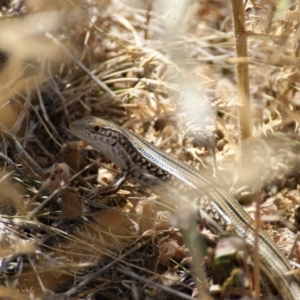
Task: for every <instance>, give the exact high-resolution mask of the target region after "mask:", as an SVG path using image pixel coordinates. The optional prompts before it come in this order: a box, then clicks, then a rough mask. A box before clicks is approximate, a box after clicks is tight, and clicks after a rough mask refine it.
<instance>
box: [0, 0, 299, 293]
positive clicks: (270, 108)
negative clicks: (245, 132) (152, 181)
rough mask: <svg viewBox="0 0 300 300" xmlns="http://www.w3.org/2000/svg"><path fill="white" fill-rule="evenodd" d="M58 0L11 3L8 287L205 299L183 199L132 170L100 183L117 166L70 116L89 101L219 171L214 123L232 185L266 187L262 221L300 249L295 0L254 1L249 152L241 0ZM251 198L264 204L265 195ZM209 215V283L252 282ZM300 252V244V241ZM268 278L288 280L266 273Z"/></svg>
mask: <svg viewBox="0 0 300 300" xmlns="http://www.w3.org/2000/svg"><path fill="white" fill-rule="evenodd" d="M48 2H49V1H42V0H40V1H36V0H31V1H26V3H25V2H23V1H21V0H20V1H11V2H10V1H7V3H5V4H3V6H2V13H1V20H0V28H1V30H0V41H1V43H0V50H1V52H0V54H1V55H0V95H1V97H0V122H1V126H0V127H1V129H0V131H1V136H0V139H1V152H0V163H1V175H0V214H1V218H0V226H1V235H0V243H1V247H0V249H1V250H0V251H1V258H2V264H1V280H2V287H1V288H0V297H1V298H3V299H4V298H5V297H7V299H20V298H22V299H59V297H61V298H63V297H66V298H67V297H74V299H75V298H76V299H77V298H82V299H88V298H95V299H146V298H147V299H152V298H156V299H191V298H192V296H193V295H197V290H196V286H197V287H199V286H200V287H201V284H199V282H195V280H194V278H193V276H192V275H191V274H192V272H193V271H192V266H193V262H192V261H191V256H190V253H192V252H193V251H194V250H193V251H192V252H189V250H188V249H187V248H186V247H185V245H184V242H183V237H182V235H181V233H180V232H179V231H178V230H177V229H176V228H174V227H172V226H170V224H169V213H170V211H174V210H175V208H174V206H175V203H174V206H172V205H171V204H168V205H164V204H163V203H162V201H160V199H159V198H158V197H157V196H156V195H153V194H151V193H150V191H149V190H145V189H143V188H141V187H139V186H137V185H135V184H134V183H132V182H128V183H127V184H126V185H125V186H124V187H123V188H122V190H121V191H119V192H118V193H117V194H116V195H112V196H107V197H101V198H99V199H98V198H95V199H94V198H91V197H90V193H91V191H92V190H93V188H94V187H95V186H96V185H97V184H109V183H111V182H114V180H115V179H116V178H117V176H118V174H119V170H118V169H117V168H116V167H115V166H114V165H113V164H112V163H111V162H109V161H107V160H106V159H105V158H104V157H102V156H101V154H99V153H98V152H96V151H94V150H92V149H90V148H88V147H87V145H86V144H85V143H83V142H79V141H77V140H76V139H75V138H74V137H73V136H72V134H71V133H70V131H69V129H68V126H69V124H70V122H71V121H73V120H76V119H79V118H81V117H83V116H85V115H90V114H91V115H97V116H99V117H103V118H105V119H109V120H112V121H114V122H116V123H118V124H120V125H123V126H125V127H126V128H129V129H130V130H133V131H134V132H135V133H137V134H139V135H141V136H144V137H145V138H146V139H147V140H150V141H152V142H153V143H154V144H156V145H160V148H161V149H162V150H164V151H166V152H167V153H170V154H172V155H173V156H176V157H178V158H179V159H180V160H183V161H186V162H187V163H189V164H190V165H192V166H193V167H195V168H197V169H201V170H202V171H203V172H206V173H208V174H209V175H210V176H211V177H214V176H217V175H216V174H215V170H214V167H213V160H212V157H211V153H212V151H211V147H210V143H208V142H207V137H210V136H215V137H216V164H217V166H218V177H219V178H221V180H222V182H223V185H224V188H226V189H228V190H229V191H230V192H231V193H232V194H234V195H235V196H236V197H237V198H238V199H241V201H244V202H245V203H246V204H251V203H249V199H250V200H252V198H253V196H254V194H255V193H256V195H257V193H258V196H259V200H261V205H260V214H261V219H262V222H263V224H262V225H263V226H264V228H265V230H266V231H267V232H268V233H269V234H270V236H271V237H272V238H273V239H275V241H276V243H277V244H278V245H279V247H280V248H281V249H282V250H283V251H284V253H285V254H287V253H288V251H289V250H290V249H291V247H292V241H293V239H294V238H295V233H294V232H295V231H296V230H297V228H298V227H299V217H298V209H297V207H298V204H299V201H300V200H299V199H300V193H299V188H298V181H299V171H298V169H299V157H298V155H297V153H298V150H299V126H298V120H299V108H300V102H299V96H300V92H299V91H300V73H299V70H298V69H299V68H298V62H299V43H298V33H299V24H300V23H299V18H300V15H299V12H298V10H297V8H296V6H290V7H286V8H282V7H281V8H280V9H279V8H278V7H276V6H275V4H276V2H275V1H274V2H270V1H266V2H261V3H253V2H251V3H250V2H249V3H248V7H247V9H246V29H247V33H245V34H247V37H248V56H249V59H248V63H249V78H248V79H249V83H250V98H251V101H252V111H251V112H246V114H249V115H250V114H251V119H252V122H253V137H252V139H251V141H249V142H246V149H248V150H247V151H251V153H252V155H251V156H247V155H246V158H249V159H248V160H247V159H241V157H242V156H243V155H244V156H245V153H247V152H246V150H243V151H245V152H243V153H241V151H240V140H239V135H240V132H239V126H238V121H237V115H238V110H240V109H241V108H240V107H241V103H240V101H239V99H236V80H235V62H236V60H235V59H234V57H235V52H234V43H233V31H232V30H233V29H232V18H231V10H230V2H229V1H225V0H220V1H192V2H191V3H189V2H188V1H182V2H181V1H176V4H174V3H173V2H172V1H158V0H157V1H133V0H132V1H130V0H128V1H125V0H124V1H123V2H122V1H120V2H119V1H117V0H114V1H113V0H111V1H110V0H98V1H97V0H94V1H84V0H77V1H75V0H74V1H51V2H49V3H51V4H49V3H48ZM176 5H177V6H176ZM203 136H204V138H203ZM249 149H250V150H249ZM97 172H98V174H97ZM175 202H176V201H175ZM246 209H247V210H249V213H250V214H252V215H254V213H255V206H254V205H253V204H252V205H250V206H248V207H247V208H246ZM198 230H199V232H200V231H201V235H197V236H196V237H194V235H193V234H192V233H191V237H193V238H194V239H196V240H197V241H198V239H199V243H200V242H201V245H202V246H203V245H205V247H206V248H207V249H208V252H205V251H204V249H203V251H204V253H208V254H207V256H206V258H205V261H204V262H203V264H204V265H205V267H206V269H207V273H206V274H205V275H206V276H207V278H208V279H207V282H206V283H204V282H203V285H204V286H205V284H207V287H208V288H209V289H210V290H211V293H212V295H213V296H214V297H216V298H218V297H219V298H222V295H225V294H231V295H239V294H241V295H246V294H248V293H249V289H247V288H246V289H244V290H243V291H242V292H241V291H240V290H238V289H236V287H235V285H234V282H231V277H230V276H226V275H225V274H223V273H225V270H224V269H226V266H225V267H223V269H222V266H221V267H220V269H218V270H215V269H214V267H212V258H211V255H210V252H211V251H212V249H214V248H215V245H216V236H214V234H213V233H212V232H211V231H209V230H208V229H207V228H206V227H205V226H204V225H203V226H202V225H201V226H199V228H198ZM202 246H201V247H202ZM197 249H198V248H197ZM291 259H292V260H293V261H295V262H299V260H300V247H299V245H298V244H296V245H295V248H294V251H293V253H292V255H291ZM235 263H236V268H235V269H234V270H240V269H238V266H239V267H240V268H241V269H242V270H243V267H241V264H238V263H237V262H235ZM246 269H247V268H246ZM246 271H247V270H246ZM248 271H249V270H248ZM249 272H250V271H249ZM249 272H248V273H247V272H246V273H247V276H248V280H250V278H251V276H250V275H249ZM250 273H251V272H250ZM196 274H197V275H198V273H197V271H196ZM220 274H222V275H221V276H220ZM231 275H232V274H231ZM199 276H201V274H200V275H199ZM250 281H251V280H250ZM212 283H213V284H214V285H212ZM217 284H219V286H217ZM250 287H251V283H250ZM262 288H263V290H262V292H263V293H264V294H265V295H269V296H270V297H272V295H274V294H275V293H276V291H275V290H274V289H273V288H272V287H268V284H267V283H265V282H262ZM213 290H214V291H215V292H213ZM273 293H274V294H273Z"/></svg>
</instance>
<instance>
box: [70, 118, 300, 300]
mask: <svg viewBox="0 0 300 300" xmlns="http://www.w3.org/2000/svg"><path fill="white" fill-rule="evenodd" d="M70 128H71V131H72V133H73V134H74V135H75V136H77V137H78V138H80V139H82V140H84V141H86V142H88V143H89V144H90V145H92V146H93V147H94V148H95V149H97V150H99V151H100V152H101V153H103V154H104V155H105V156H106V157H108V158H109V159H110V160H111V161H113V162H114V163H115V164H116V165H118V166H119V167H120V169H121V171H122V176H121V177H120V179H119V180H118V183H117V185H116V186H115V188H116V189H117V188H118V187H119V186H120V185H121V184H123V183H124V182H125V181H126V179H127V178H130V179H132V180H134V181H135V182H137V183H140V184H141V185H143V186H146V187H148V188H150V189H151V190H152V191H153V192H154V193H157V194H158V195H162V196H169V197H170V198H173V197H176V192H174V191H176V190H177V195H178V191H180V190H181V188H184V187H189V190H191V191H192V193H193V194H194V195H196V194H197V193H201V194H202V195H203V194H205V196H206V197H207V198H208V199H209V201H210V205H211V206H212V207H213V209H214V211H215V213H216V214H217V216H218V221H220V222H222V226H223V227H226V226H232V227H233V228H234V230H235V232H236V233H237V234H238V235H239V236H241V237H242V238H244V240H245V244H246V247H247V250H248V251H249V252H250V253H252V254H253V251H254V226H253V220H252V219H251V217H250V216H249V215H248V214H247V213H246V211H245V210H244V209H243V207H242V206H241V205H240V204H239V203H238V202H237V201H236V200H235V199H234V198H233V197H232V196H231V195H230V194H229V193H227V192H226V191H224V190H222V189H221V188H218V187H217V186H216V185H215V184H213V183H212V181H211V180H210V179H209V178H208V177H207V176H205V175H203V174H201V173H199V172H197V171H195V170H194V169H192V168H191V167H189V166H187V165H186V164H184V163H182V162H180V161H179V160H176V159H175V158H172V157H170V156H168V155H167V154H165V153H164V152H162V151H160V150H159V149H158V148H156V147H155V146H153V145H152V144H151V143H149V142H147V141H146V140H144V139H143V138H141V137H139V136H137V135H135V134H134V133H132V132H131V131H129V130H126V129H124V128H122V127H120V126H118V125H116V124H114V123H112V122H110V121H106V120H103V119H100V118H97V117H93V116H88V117H84V118H82V119H80V120H77V121H74V122H72V123H71V125H70ZM174 186H176V188H174ZM174 199H175V198H174ZM204 209H205V207H204ZM259 255H260V267H261V270H262V272H263V273H264V274H265V275H266V276H267V277H268V279H269V280H270V281H271V282H272V283H273V285H274V287H275V288H276V289H277V291H278V293H279V294H280V295H281V297H282V299H285V300H299V299H300V287H299V283H298V281H297V278H296V277H295V276H294V275H286V273H287V272H288V271H290V270H291V266H290V264H289V262H288V260H287V259H286V258H285V257H284V255H283V254H282V253H281V252H280V250H279V249H278V247H277V246H276V244H275V243H274V242H273V241H272V240H271V239H270V238H269V237H268V236H267V235H266V234H265V233H264V232H263V231H261V230H259Z"/></svg>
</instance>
